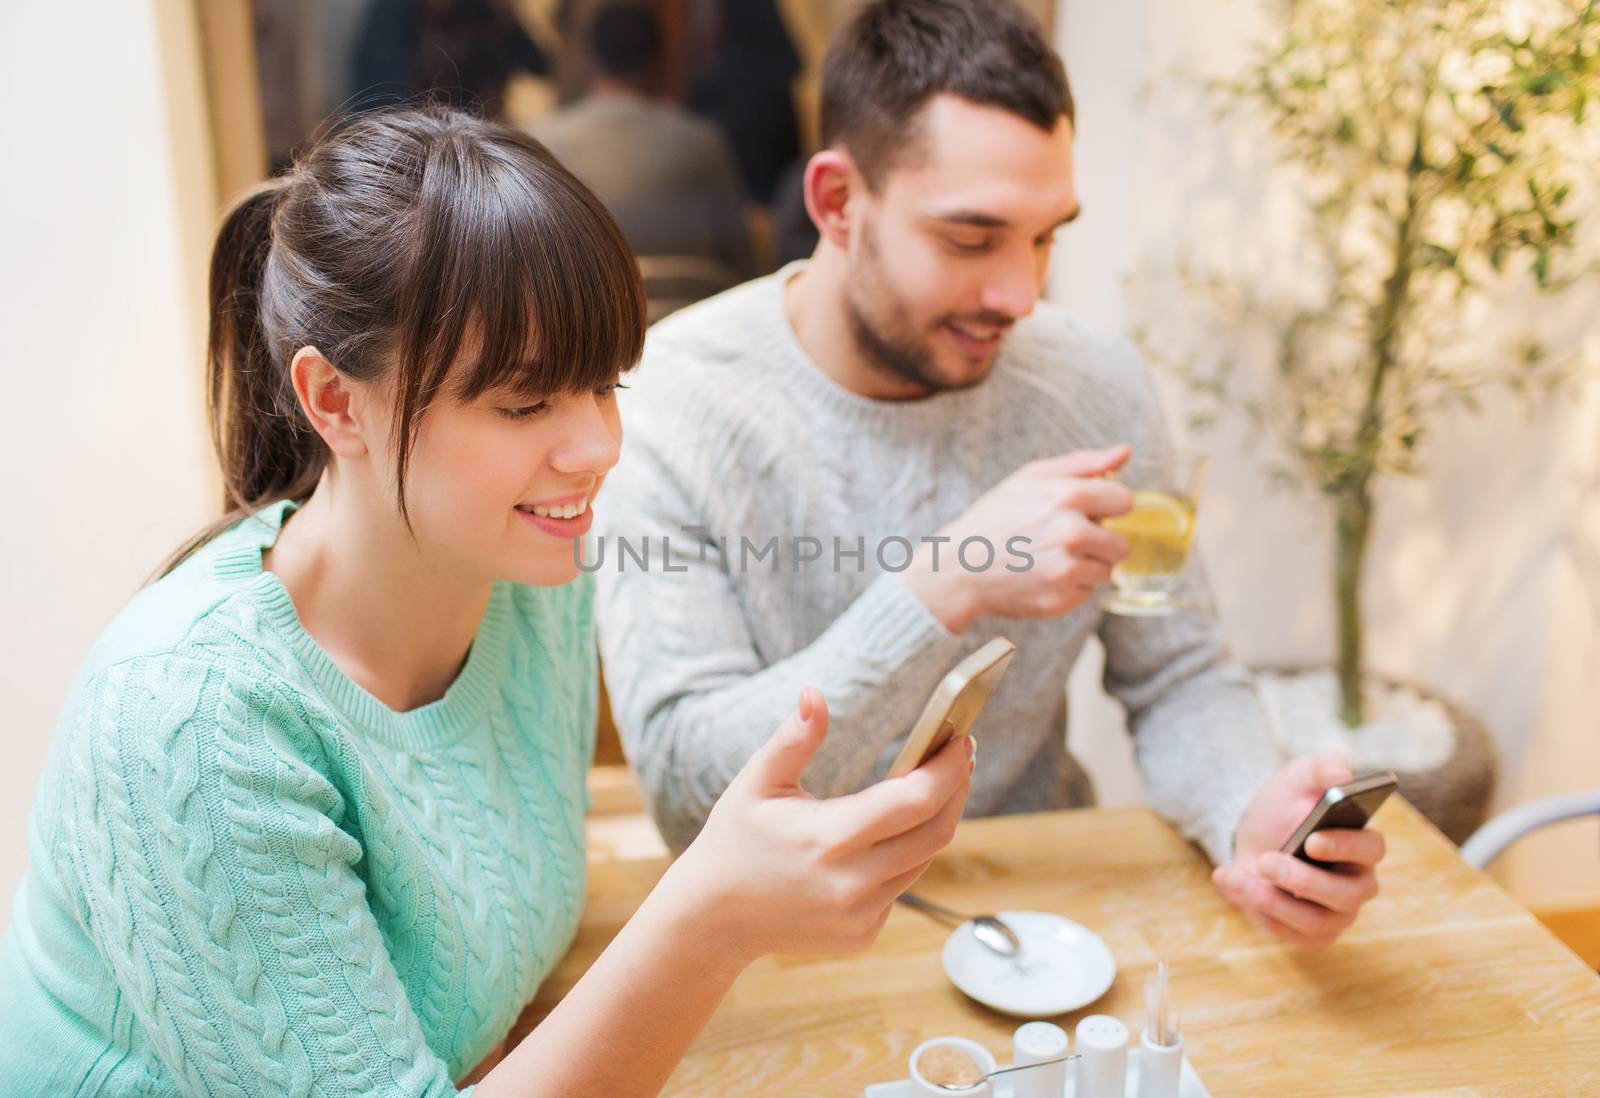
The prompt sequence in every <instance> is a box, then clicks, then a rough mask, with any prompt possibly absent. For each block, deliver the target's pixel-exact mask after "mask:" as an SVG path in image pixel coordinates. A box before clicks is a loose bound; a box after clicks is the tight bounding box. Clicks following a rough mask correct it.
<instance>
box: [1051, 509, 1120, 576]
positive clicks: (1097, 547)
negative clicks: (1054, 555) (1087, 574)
mask: <svg viewBox="0 0 1600 1098" xmlns="http://www.w3.org/2000/svg"><path fill="white" fill-rule="evenodd" d="M1052 530H1053V532H1054V533H1055V537H1054V538H1053V539H1052V540H1054V541H1055V542H1056V543H1057V544H1058V545H1059V546H1060V547H1061V549H1062V551H1063V552H1066V553H1068V554H1070V555H1072V556H1074V557H1077V558H1078V559H1080V560H1092V561H1098V562H1099V563H1101V564H1104V565H1105V566H1106V567H1107V568H1110V567H1112V566H1113V565H1116V564H1120V563H1121V562H1122V561H1123V560H1125V559H1127V556H1128V539H1127V538H1125V537H1123V536H1122V535H1121V534H1118V533H1115V532H1113V531H1111V530H1107V529H1106V528H1105V527H1103V526H1101V525H1100V524H1099V523H1097V522H1094V521H1093V520H1091V519H1089V518H1086V517H1085V516H1083V515H1079V514H1067V515H1062V516H1061V518H1060V521H1059V524H1058V525H1055V526H1053V527H1052Z"/></svg>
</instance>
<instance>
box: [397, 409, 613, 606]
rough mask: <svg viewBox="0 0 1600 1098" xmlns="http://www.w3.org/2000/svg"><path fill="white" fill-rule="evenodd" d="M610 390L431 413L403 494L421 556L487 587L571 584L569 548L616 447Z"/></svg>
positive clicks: (573, 562) (574, 570)
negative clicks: (504, 583)
mask: <svg viewBox="0 0 1600 1098" xmlns="http://www.w3.org/2000/svg"><path fill="white" fill-rule="evenodd" d="M616 388H617V385H616V383H614V382H613V383H609V384H606V385H602V386H601V387H600V388H598V389H596V390H595V391H593V392H578V393H561V394H556V395H550V396H545V397H530V396H528V395H526V394H517V393H513V392H508V391H490V392H487V393H484V394H482V395H481V396H479V397H477V398H474V399H472V400H468V401H462V400H456V399H453V398H448V397H446V398H442V399H440V400H438V401H436V402H435V403H434V404H433V405H432V406H430V407H429V408H428V409H427V411H426V412H425V413H424V414H423V415H422V417H421V421H420V424H419V427H418V431H417V436H416V442H415V443H414V445H413V447H412V450H411V454H410V458H409V461H408V463H407V464H408V469H407V472H406V493H405V495H406V512H407V514H408V516H409V518H410V522H411V529H412V531H413V533H414V535H415V537H416V538H417V541H418V543H419V545H421V546H422V547H423V549H424V551H425V552H426V553H427V554H428V555H429V557H430V558H431V559H435V560H438V561H439V562H440V565H441V567H447V568H450V569H451V570H452V571H458V572H459V574H462V575H471V576H475V577H478V578H483V579H489V580H507V581H510V582H513V583H527V584H537V585H539V586H545V587H551V586H556V585H559V584H563V583H569V582H571V581H572V580H574V579H576V578H577V576H578V572H579V570H578V564H577V555H576V552H575V545H574V543H575V541H576V539H578V538H580V537H581V536H582V535H583V534H584V533H586V532H587V531H588V529H589V527H590V526H591V525H592V524H593V521H594V515H593V511H592V508H591V505H592V503H593V501H594V497H595V494H596V493H597V492H598V491H599V490H600V485H601V483H602V482H603V481H604V480H605V477H606V474H607V473H608V472H610V471H611V468H612V466H614V465H616V463H617V458H618V456H619V454H620V451H621V446H622V419H621V416H620V414H619V412H618V409H617V399H616ZM380 460H392V459H391V458H390V457H389V455H387V454H385V455H384V456H383V457H382V458H380ZM389 467H390V468H392V467H393V466H392V464H391V465H390V466H389ZM569 516H570V517H569Z"/></svg>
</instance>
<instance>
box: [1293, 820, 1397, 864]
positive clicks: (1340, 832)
mask: <svg viewBox="0 0 1600 1098" xmlns="http://www.w3.org/2000/svg"><path fill="white" fill-rule="evenodd" d="M1388 851H1389V846H1388V843H1386V842H1384V839H1383V834H1382V833H1381V832H1378V831H1374V830H1373V829H1372V828H1370V827H1363V828H1359V829H1358V828H1353V827H1330V828H1325V829H1324V830H1322V831H1316V832H1313V833H1312V834H1311V836H1310V837H1309V838H1308V839H1306V853H1307V854H1309V855H1310V856H1311V857H1313V858H1315V859H1317V860H1318V861H1319V862H1344V863H1348V864H1350V865H1355V866H1361V867H1363V868H1370V867H1372V866H1375V865H1377V864H1378V863H1379V862H1381V861H1383V857H1384V855H1385V854H1387V853H1388Z"/></svg>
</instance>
